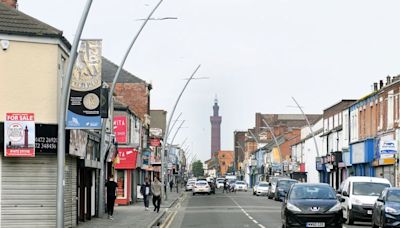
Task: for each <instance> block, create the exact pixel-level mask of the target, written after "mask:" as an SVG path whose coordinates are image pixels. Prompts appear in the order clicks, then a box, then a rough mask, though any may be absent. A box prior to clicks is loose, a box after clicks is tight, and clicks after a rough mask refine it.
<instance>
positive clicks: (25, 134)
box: [4, 113, 35, 157]
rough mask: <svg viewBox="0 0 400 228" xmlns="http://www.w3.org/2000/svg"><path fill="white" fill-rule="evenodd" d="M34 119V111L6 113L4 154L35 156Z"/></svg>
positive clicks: (7, 155)
mask: <svg viewBox="0 0 400 228" xmlns="http://www.w3.org/2000/svg"><path fill="white" fill-rule="evenodd" d="M34 121H35V116H34V114H33V113H6V121H5V123H4V147H5V148H4V151H5V153H4V156H6V157H35V122H34Z"/></svg>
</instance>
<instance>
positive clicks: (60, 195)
mask: <svg viewBox="0 0 400 228" xmlns="http://www.w3.org/2000/svg"><path fill="white" fill-rule="evenodd" d="M92 2H93V0H87V1H86V5H85V8H84V10H83V13H82V16H81V19H80V21H79V24H78V28H77V29H76V33H75V37H74V42H73V43H72V47H71V52H70V53H71V55H70V57H69V62H68V67H67V73H66V75H65V78H64V80H63V83H62V90H61V96H60V106H59V108H58V113H59V118H58V141H57V195H56V197H57V200H56V227H57V228H64V186H65V180H64V166H65V116H66V112H67V109H68V94H69V89H70V83H71V77H72V70H73V68H74V65H75V60H76V57H77V52H76V51H77V49H78V45H79V40H80V39H81V35H82V31H83V27H84V26H85V22H86V19H87V17H88V15H89V11H90V7H91V5H92Z"/></svg>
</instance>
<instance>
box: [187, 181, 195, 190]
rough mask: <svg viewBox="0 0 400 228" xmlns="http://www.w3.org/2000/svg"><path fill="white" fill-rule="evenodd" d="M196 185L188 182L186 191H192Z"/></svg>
mask: <svg viewBox="0 0 400 228" xmlns="http://www.w3.org/2000/svg"><path fill="white" fill-rule="evenodd" d="M195 183H196V182H195V181H189V182H187V184H186V187H185V190H186V191H192V189H193V185H194V184H195Z"/></svg>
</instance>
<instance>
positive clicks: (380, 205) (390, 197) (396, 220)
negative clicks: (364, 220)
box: [372, 188, 400, 227]
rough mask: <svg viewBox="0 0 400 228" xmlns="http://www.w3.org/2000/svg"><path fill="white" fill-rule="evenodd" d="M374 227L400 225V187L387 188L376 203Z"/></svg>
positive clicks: (373, 218) (373, 214) (373, 219)
mask: <svg viewBox="0 0 400 228" xmlns="http://www.w3.org/2000/svg"><path fill="white" fill-rule="evenodd" d="M372 226H373V227H399V226H400V188H386V189H385V190H383V191H382V193H381V195H380V196H379V198H378V200H377V201H376V203H375V205H374V210H373V213H372Z"/></svg>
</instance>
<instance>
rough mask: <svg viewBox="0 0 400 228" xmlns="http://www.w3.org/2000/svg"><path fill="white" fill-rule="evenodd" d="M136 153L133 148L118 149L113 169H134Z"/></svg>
mask: <svg viewBox="0 0 400 228" xmlns="http://www.w3.org/2000/svg"><path fill="white" fill-rule="evenodd" d="M137 155H138V151H137V150H135V149H133V148H118V156H117V157H116V160H115V162H114V165H115V169H136V161H137Z"/></svg>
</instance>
